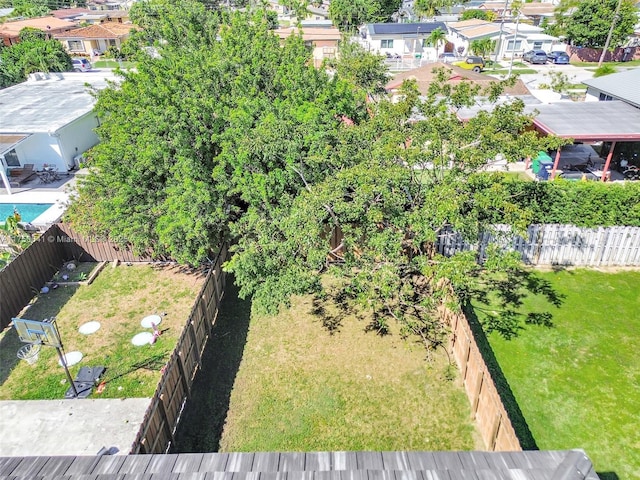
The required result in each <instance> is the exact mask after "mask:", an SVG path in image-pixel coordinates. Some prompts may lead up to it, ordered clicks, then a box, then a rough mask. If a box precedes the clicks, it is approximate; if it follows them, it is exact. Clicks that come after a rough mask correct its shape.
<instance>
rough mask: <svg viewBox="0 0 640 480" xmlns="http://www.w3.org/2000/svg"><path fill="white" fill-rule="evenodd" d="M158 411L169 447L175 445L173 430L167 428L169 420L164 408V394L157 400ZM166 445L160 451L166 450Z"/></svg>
mask: <svg viewBox="0 0 640 480" xmlns="http://www.w3.org/2000/svg"><path fill="white" fill-rule="evenodd" d="M158 410H160V416H161V417H162V423H163V424H164V430H165V434H166V435H167V437H169V439H170V440H171V445H173V444H175V443H176V439H175V437H174V436H173V430H172V429H171V427H170V426H169V418H168V417H167V410H166V409H165V408H164V393H161V394H160V397H159V398H158ZM167 447H168V445H164V446H163V447H162V450H166V449H167Z"/></svg>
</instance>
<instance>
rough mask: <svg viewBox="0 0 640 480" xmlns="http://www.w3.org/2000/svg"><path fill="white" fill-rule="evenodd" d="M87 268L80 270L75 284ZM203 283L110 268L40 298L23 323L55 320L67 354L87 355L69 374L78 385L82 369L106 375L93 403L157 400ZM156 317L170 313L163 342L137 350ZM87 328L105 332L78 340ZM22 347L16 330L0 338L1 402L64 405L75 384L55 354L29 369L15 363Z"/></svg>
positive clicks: (144, 268) (142, 269)
mask: <svg viewBox="0 0 640 480" xmlns="http://www.w3.org/2000/svg"><path fill="white" fill-rule="evenodd" d="M85 266H86V264H80V266H79V267H78V269H77V271H76V270H74V271H73V273H72V278H71V279H70V280H74V278H73V276H75V275H77V273H76V272H82V271H84V270H85V268H84V267H85ZM88 270H90V269H87V271H88ZM202 282H203V278H202V276H201V275H197V274H192V273H189V272H187V271H186V270H185V269H182V268H179V267H172V266H166V267H154V266H151V265H134V266H126V265H122V264H121V265H120V266H118V267H117V268H112V267H111V265H107V266H106V267H105V268H104V269H103V270H102V271H101V272H100V273H99V274H98V276H97V277H96V279H95V281H94V282H93V283H92V284H91V285H80V286H77V285H74V286H72V285H70V286H64V285H62V284H60V286H59V287H58V288H57V289H54V290H51V291H50V292H49V293H47V294H40V295H38V296H37V297H36V298H35V299H34V301H33V303H32V304H31V305H30V306H29V308H28V309H26V310H25V311H24V312H23V313H22V314H21V315H19V317H22V318H27V319H31V320H44V319H47V318H50V317H52V316H54V317H56V324H57V326H58V329H59V331H60V336H61V338H62V342H63V345H64V349H65V351H66V352H67V353H68V352H71V351H79V352H81V353H82V354H83V355H84V357H83V359H82V361H81V362H80V363H78V364H77V365H75V366H72V367H70V369H69V370H70V371H71V376H72V377H75V375H76V374H77V372H78V370H79V369H80V368H81V367H83V366H98V365H100V366H104V367H106V369H107V370H106V372H105V374H104V376H103V378H102V379H101V380H103V381H105V382H106V383H105V388H104V391H103V392H102V393H101V394H100V395H98V394H97V393H94V394H93V395H92V398H97V397H102V398H123V397H130V398H131V397H151V396H153V394H154V392H155V390H156V387H157V384H158V381H159V380H160V375H161V372H160V369H161V368H162V367H163V366H164V365H165V363H166V362H167V360H168V359H169V356H170V354H171V352H172V351H173V349H174V347H175V344H176V341H177V339H178V338H179V336H180V334H181V332H182V328H183V326H184V325H185V323H186V320H187V317H188V316H189V312H190V310H191V307H192V305H193V303H194V301H195V298H196V296H197V293H198V291H199V289H200V287H201V285H202ZM154 313H166V315H165V316H164V317H162V323H161V324H160V325H159V329H160V330H162V332H163V333H162V335H161V336H160V337H159V338H158V341H157V342H156V343H155V344H153V345H143V346H140V347H136V346H134V345H133V344H132V343H131V339H132V337H133V336H134V335H136V334H137V333H140V332H143V331H150V329H145V328H143V327H142V326H141V325H140V321H141V320H142V318H144V317H145V316H147V315H150V314H154ZM89 321H99V322H100V324H101V325H100V329H99V330H98V331H97V332H95V333H93V334H91V335H83V334H81V333H79V331H78V328H79V327H80V325H82V324H83V323H85V322H89ZM23 345H24V344H23V343H22V342H20V340H19V339H18V336H17V334H16V332H15V329H14V328H7V329H5V330H4V331H3V332H2V333H0V400H38V399H56V398H63V395H64V393H65V391H66V390H67V388H68V387H69V384H68V383H67V380H66V376H65V373H64V370H63V369H62V367H60V366H59V365H58V355H57V350H56V349H55V348H54V347H49V346H43V347H42V348H41V350H40V353H39V356H38V360H37V362H36V363H35V364H34V365H28V364H27V363H26V362H25V361H18V359H17V358H16V352H17V351H18V349H19V348H20V347H21V346H23Z"/></svg>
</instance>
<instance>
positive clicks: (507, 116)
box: [68, 0, 562, 344]
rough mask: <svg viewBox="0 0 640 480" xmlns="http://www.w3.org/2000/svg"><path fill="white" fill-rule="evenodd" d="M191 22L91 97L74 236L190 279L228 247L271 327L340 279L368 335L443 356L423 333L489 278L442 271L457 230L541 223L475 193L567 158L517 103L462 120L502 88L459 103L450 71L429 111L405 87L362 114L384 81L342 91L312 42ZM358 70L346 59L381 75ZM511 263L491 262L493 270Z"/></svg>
mask: <svg viewBox="0 0 640 480" xmlns="http://www.w3.org/2000/svg"><path fill="white" fill-rule="evenodd" d="M165 1H166V0H152V1H151V2H149V3H150V6H151V7H154V6H155V4H156V3H158V4H160V5H163V4H164V5H166V3H162V2H165ZM182 1H183V2H185V3H184V6H187V5H188V0H182ZM189 8H193V11H189V12H186V13H177V12H180V11H181V10H180V9H175V10H174V12H173V14H171V15H169V14H168V15H167V16H166V17H164V16H157V17H154V16H152V15H149V16H148V18H147V21H148V22H149V24H148V25H149V26H148V27H145V28H149V30H148V31H149V32H155V33H154V36H155V35H157V37H156V40H157V45H158V48H159V53H160V58H151V57H147V58H143V59H142V61H141V62H140V63H139V64H138V67H137V69H136V71H129V72H122V73H121V75H122V81H121V82H119V83H118V84H115V85H113V87H112V88H110V89H107V90H105V91H101V92H99V93H98V94H97V96H98V102H97V107H96V108H97V112H98V114H99V116H100V118H101V119H102V121H101V125H100V127H99V128H98V134H99V136H100V138H101V143H100V144H99V145H98V146H96V147H95V148H94V149H93V150H92V151H91V153H90V155H89V163H90V165H91V174H90V175H89V176H88V177H87V179H86V180H85V181H83V182H82V183H80V185H79V191H78V195H77V197H76V199H75V200H74V202H73V203H72V205H71V207H70V209H69V213H68V219H69V220H70V221H71V222H72V223H73V224H74V225H75V226H76V227H77V228H78V229H80V230H81V231H85V232H91V233H94V234H100V235H107V236H110V237H111V238H112V239H115V240H119V241H121V242H123V243H125V242H129V243H131V244H132V245H134V247H135V248H137V249H146V248H151V249H153V251H154V252H155V253H156V254H166V255H169V256H171V257H173V258H174V259H177V260H179V261H181V262H187V263H192V264H195V263H198V262H200V261H202V260H204V259H206V257H207V255H208V254H209V252H210V251H211V250H214V249H215V248H216V247H217V246H218V245H219V244H220V242H221V241H223V240H226V239H231V240H233V242H234V243H233V246H232V258H231V259H230V261H229V262H228V264H227V265H226V266H225V268H226V269H227V270H228V271H230V272H233V273H234V275H235V281H236V283H237V284H238V286H239V287H240V293H241V295H242V296H248V295H251V296H253V305H254V306H255V308H256V309H261V310H264V311H269V312H273V311H276V310H277V309H278V307H279V306H281V305H282V304H286V303H287V301H288V299H289V297H290V295H292V294H296V293H304V292H311V291H315V292H317V293H318V294H322V293H321V292H323V288H322V283H321V276H322V274H323V273H324V272H326V271H331V272H332V273H333V274H334V276H335V278H337V279H339V280H338V281H337V283H336V285H335V288H336V289H335V290H331V289H329V290H324V292H325V294H327V292H328V293H331V292H333V293H335V294H336V295H338V296H339V297H340V298H342V299H343V300H345V301H348V302H354V303H359V304H361V305H363V306H366V307H367V308H368V309H369V310H370V311H371V312H373V314H374V317H373V318H374V320H375V321H374V323H375V324H374V325H373V327H372V328H375V329H376V330H378V331H384V329H385V322H386V321H388V319H389V318H397V319H398V320H400V321H402V322H403V325H404V326H405V328H406V332H407V334H409V333H413V334H416V335H418V336H419V337H421V338H422V339H423V341H425V344H430V343H434V344H435V343H437V342H438V338H439V337H438V330H437V329H435V330H434V325H435V324H434V323H433V322H430V321H429V320H428V319H429V318H431V317H430V314H431V313H432V311H433V308H435V305H436V303H437V300H438V295H439V293H438V292H439V289H438V285H439V282H440V281H441V280H442V279H445V278H446V279H448V280H449V281H451V282H452V283H453V285H454V286H455V288H457V289H458V291H459V292H464V291H465V289H467V288H468V284H469V279H470V278H471V277H470V273H471V272H474V271H476V270H477V269H478V268H479V267H478V265H477V264H476V262H475V257H474V254H473V253H469V252H467V253H461V254H457V255H454V256H452V257H444V256H441V255H439V254H438V253H437V252H435V250H434V248H433V244H434V242H435V241H436V240H437V239H438V238H439V237H441V236H443V235H447V232H449V231H450V230H451V229H455V230H456V231H457V232H460V233H462V234H463V235H464V236H465V238H467V239H469V240H470V241H472V240H473V239H475V238H476V237H477V235H478V233H479V232H480V231H481V230H484V229H491V228H492V227H491V222H490V221H489V218H490V216H489V215H488V212H489V211H491V212H494V213H495V212H500V214H501V217H502V218H503V221H504V222H505V223H508V224H512V225H515V227H516V228H524V227H525V226H526V225H527V224H528V221H529V220H530V219H531V213H530V212H529V211H528V210H527V209H526V208H525V209H523V208H521V207H520V206H516V205H515V204H514V202H513V200H512V198H511V196H510V194H509V191H508V190H507V189H506V188H503V187H501V186H500V184H496V187H495V188H488V189H485V190H479V189H477V188H475V187H474V183H473V182H470V178H472V176H473V174H474V172H477V171H478V170H481V169H483V168H484V167H486V165H487V163H488V162H490V161H492V160H493V159H494V158H496V157H497V156H498V155H501V156H504V157H506V158H508V159H513V160H515V159H519V158H523V157H525V156H527V155H533V154H535V153H536V152H538V151H539V150H545V149H548V148H555V147H557V146H558V145H559V144H560V143H562V142H561V141H560V140H558V139H555V138H553V137H542V138H540V137H538V135H537V134H536V133H535V132H534V131H532V130H531V129H530V128H529V126H530V124H531V121H532V118H531V116H530V115H525V114H524V113H523V111H524V105H523V104H522V102H519V101H510V102H507V103H500V104H496V105H494V108H493V109H492V110H487V111H483V112H481V113H479V114H478V115H477V117H475V118H474V119H472V120H470V121H468V122H461V121H460V120H459V119H458V117H457V115H456V111H457V110H458V109H460V108H462V107H463V106H470V105H472V104H474V103H475V99H476V98H477V96H483V97H486V98H487V99H488V100H489V101H492V102H495V101H496V100H497V98H498V95H499V94H500V92H501V90H502V88H503V86H504V85H503V84H504V83H505V82H497V81H496V82H495V83H494V84H492V85H491V86H490V87H488V88H487V89H486V90H481V89H480V88H479V87H476V86H473V85H471V84H469V83H467V82H462V83H461V84H460V85H459V86H457V87H452V86H451V85H449V84H448V83H447V82H446V80H447V78H448V75H447V73H446V71H445V70H440V71H438V72H437V74H436V80H435V81H434V83H433V84H432V86H431V88H430V91H429V93H428V95H427V96H426V98H424V99H420V98H419V95H418V91H417V88H416V85H415V82H408V83H407V84H406V85H405V86H404V87H403V90H402V95H401V96H400V99H399V100H398V101H396V102H391V101H390V100H386V99H384V98H379V99H377V100H376V101H373V102H372V101H371V100H369V102H366V101H365V100H366V90H365V89H367V88H369V87H371V85H376V84H377V82H378V81H379V77H376V75H374V74H371V75H367V76H365V78H364V79H363V78H361V77H359V76H358V75H357V74H355V73H354V70H353V69H350V68H348V63H347V64H346V65H343V66H340V65H338V67H337V68H336V73H335V74H334V75H333V76H329V75H328V74H327V73H326V72H325V71H323V70H316V69H314V68H313V67H312V66H311V65H310V61H309V60H310V53H309V51H308V49H307V48H306V47H305V45H304V42H303V41H302V39H301V38H300V37H296V36H293V37H290V38H289V39H287V40H286V41H285V42H284V43H283V44H282V45H280V43H279V41H278V39H277V38H276V37H275V36H274V35H273V34H272V32H270V31H269V29H268V22H267V19H266V17H265V16H264V15H263V14H261V13H260V12H256V13H255V14H252V15H251V16H250V15H249V14H244V13H238V12H236V13H233V14H229V15H223V16H220V15H216V14H214V13H212V12H207V11H205V9H204V7H195V6H193V5H191V6H190V7H189ZM176 22H180V24H179V25H176V24H175V23H176ZM202 22H205V23H204V24H203V23H202ZM163 23H167V24H166V25H165V24H163ZM205 25H206V27H205ZM170 26H172V28H169V27H170ZM176 32H180V35H176ZM179 37H181V38H180V41H178V40H177V39H178V38H179ZM185 38H186V39H188V41H186V42H185V41H184V39H185ZM168 39H170V40H168ZM191 39H193V41H191ZM161 40H162V41H161ZM347 51H348V50H347ZM363 55H364V53H363V52H361V51H356V50H354V52H352V54H351V57H352V59H356V60H357V61H363V62H365V63H366V62H370V61H371V62H372V65H373V64H375V63H376V62H379V60H380V59H379V58H376V57H372V58H367V57H365V56H363ZM350 61H352V60H350ZM368 68H369V67H368ZM371 70H375V68H373V67H372V69H371ZM507 83H508V82H507ZM332 237H333V238H334V239H337V242H338V244H337V245H333V246H332V247H330V238H332ZM510 260H512V259H511V258H510V257H509V256H508V255H506V256H505V255H499V254H498V253H497V252H496V255H494V256H492V257H491V260H490V261H489V262H488V263H487V264H486V265H485V266H486V267H492V268H498V267H502V266H505V265H512V264H513V263H512V262H511V261H510Z"/></svg>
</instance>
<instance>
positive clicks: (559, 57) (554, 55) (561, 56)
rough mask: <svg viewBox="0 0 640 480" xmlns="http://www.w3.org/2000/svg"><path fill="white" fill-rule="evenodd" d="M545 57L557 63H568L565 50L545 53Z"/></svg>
mask: <svg viewBox="0 0 640 480" xmlns="http://www.w3.org/2000/svg"><path fill="white" fill-rule="evenodd" d="M547 58H548V59H549V61H550V62H552V63H556V64H558V65H568V64H569V55H567V54H566V53H565V52H549V53H547Z"/></svg>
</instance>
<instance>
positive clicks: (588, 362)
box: [474, 269, 640, 478]
mask: <svg viewBox="0 0 640 480" xmlns="http://www.w3.org/2000/svg"><path fill="white" fill-rule="evenodd" d="M539 278H540V279H541V280H542V281H543V282H548V283H547V284H544V283H538V286H545V287H549V288H542V289H540V288H538V289H537V290H538V291H540V292H544V293H545V294H546V295H545V294H537V295H532V294H529V295H526V296H525V297H524V298H523V299H522V304H521V305H520V306H518V308H517V310H518V312H519V313H520V314H522V315H526V314H528V313H534V315H533V316H531V317H530V319H531V320H533V319H536V318H537V319H538V320H545V321H544V322H543V321H540V322H535V321H530V322H529V323H526V322H524V321H522V319H523V318H524V317H521V319H520V321H519V323H518V326H517V327H515V328H513V325H514V324H513V323H512V328H509V329H507V330H503V331H502V332H500V331H499V329H494V330H493V331H492V332H491V333H489V335H488V339H489V343H490V345H491V348H492V350H493V352H494V354H495V357H496V359H497V361H498V363H499V365H500V369H501V370H502V372H503V373H504V376H505V377H506V380H507V382H508V384H509V386H510V388H511V390H512V391H513V394H514V396H515V399H516V400H517V402H518V405H519V407H520V409H521V410H522V413H523V415H524V418H525V420H526V422H527V423H528V426H529V428H530V430H531V433H532V434H533V437H534V439H535V442H536V444H537V447H538V448H540V449H541V450H553V449H570V448H583V449H584V450H585V451H586V452H587V454H588V455H589V456H590V457H591V459H592V460H593V462H594V464H595V468H596V470H597V471H598V473H599V474H600V475H601V478H640V443H639V437H638V432H640V417H639V416H638V399H639V398H640V390H639V385H640V357H639V356H638V353H637V347H638V341H639V340H640V315H639V314H638V312H640V295H639V294H638V285H640V272H638V271H618V272H611V273H609V272H602V271H597V270H589V269H576V270H554V271H547V272H540V273H539ZM551 291H552V292H554V298H555V299H556V300H557V305H558V306H554V305H553V304H552V303H549V295H548V294H549V292H551ZM510 293H511V304H512V305H516V306H517V304H518V303H519V301H518V295H514V293H515V292H510ZM519 293H522V291H520V292H519ZM490 299H491V301H489V302H484V303H483V302H475V303H474V312H475V314H476V316H477V319H478V320H479V321H480V322H482V323H484V325H485V329H486V330H487V329H490V328H488V326H489V325H491V324H495V322H494V321H493V320H492V318H495V317H496V316H497V315H498V314H499V312H500V311H501V309H504V305H503V306H501V305H500V300H499V299H498V297H497V296H496V295H495V294H494V295H492V296H490ZM514 300H515V302H514ZM536 312H538V313H536ZM540 312H551V313H552V315H553V316H552V317H543V316H540ZM535 323H538V325H535ZM544 325H546V326H544ZM514 332H515V336H513V337H512V338H510V339H509V338H506V337H509V336H510V335H511V334H512V333H514ZM616 475H617V476H616Z"/></svg>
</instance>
